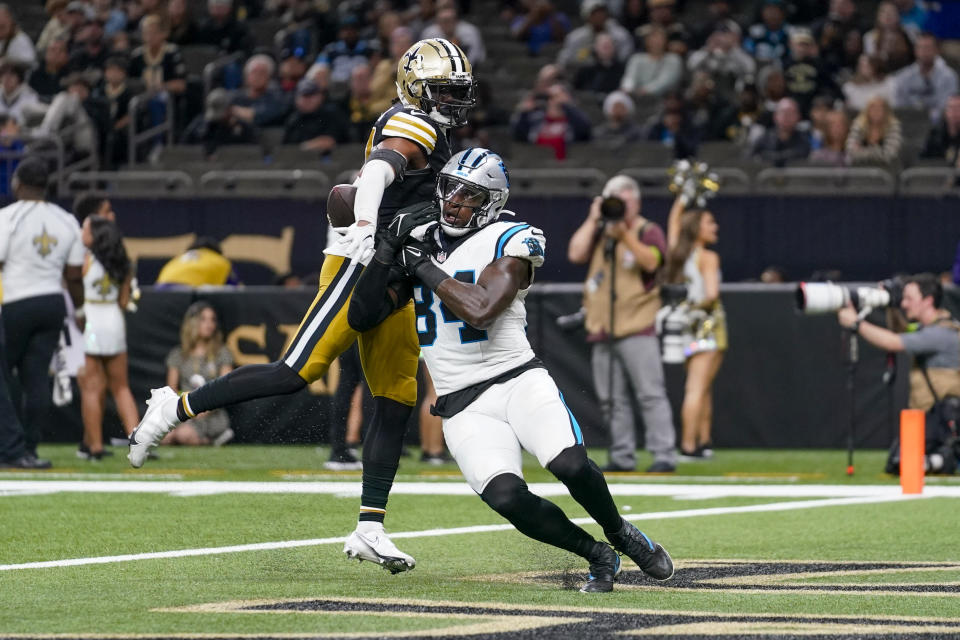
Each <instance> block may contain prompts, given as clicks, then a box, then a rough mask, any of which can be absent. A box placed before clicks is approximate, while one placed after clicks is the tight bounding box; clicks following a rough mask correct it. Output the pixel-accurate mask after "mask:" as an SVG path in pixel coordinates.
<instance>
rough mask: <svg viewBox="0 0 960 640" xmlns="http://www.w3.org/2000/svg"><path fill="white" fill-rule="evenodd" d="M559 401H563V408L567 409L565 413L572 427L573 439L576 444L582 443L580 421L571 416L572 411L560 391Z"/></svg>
mask: <svg viewBox="0 0 960 640" xmlns="http://www.w3.org/2000/svg"><path fill="white" fill-rule="evenodd" d="M560 402H562V403H563V408H564V409H566V410H567V415H568V416H570V428H571V429H573V439H574V440H575V441H576V443H577V444H583V433H582V432H581V431H580V423H579V422H577V419H576V418H574V417H573V411H570V407H568V406H567V402H566V400H564V399H563V393H562V392H561V393H560Z"/></svg>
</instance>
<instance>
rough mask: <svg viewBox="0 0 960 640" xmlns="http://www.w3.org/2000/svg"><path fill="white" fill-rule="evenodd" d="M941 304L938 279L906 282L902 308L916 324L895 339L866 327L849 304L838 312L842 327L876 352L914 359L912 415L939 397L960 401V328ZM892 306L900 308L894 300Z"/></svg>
mask: <svg viewBox="0 0 960 640" xmlns="http://www.w3.org/2000/svg"><path fill="white" fill-rule="evenodd" d="M942 301H943V287H942V285H941V284H940V282H939V281H938V280H937V278H936V277H935V276H934V275H933V274H929V273H924V274H920V275H917V276H913V277H911V278H909V279H907V280H906V281H905V283H904V285H903V293H902V299H901V301H900V308H901V309H902V310H903V312H904V314H905V315H906V317H907V320H908V321H910V322H911V323H916V329H914V330H912V331H910V330H909V329H908V331H906V332H904V333H896V332H894V331H891V330H890V329H886V328H884V327H880V326H877V325H875V324H872V323H870V322H867V321H866V320H863V319H862V318H861V317H860V315H861V314H859V313H858V312H857V310H856V308H854V305H853V304H852V302H849V301H848V302H847V304H846V306H844V307H843V308H842V309H840V310H839V311H838V312H837V320H838V321H839V322H840V325H841V326H842V327H845V328H847V329H850V330H851V331H853V332H855V333H856V334H857V335H859V336H860V337H861V338H863V339H864V340H866V341H867V342H869V343H870V344H872V345H873V346H875V347H877V348H879V349H883V350H884V351H889V352H891V353H896V352H901V351H905V352H907V353H909V354H911V355H912V356H913V357H914V362H913V366H912V368H911V370H910V400H909V406H910V408H911V409H921V410H923V411H929V410H930V409H931V408H932V407H933V405H934V403H935V402H936V399H935V398H934V395H936V398H943V397H944V396H947V395H958V396H960V324H958V323H957V321H956V320H954V319H953V318H952V317H951V316H950V313H949V312H948V311H946V310H945V309H942V308H941V303H942ZM893 302H894V304H896V302H895V299H894V300H893ZM924 369H926V377H925V374H924ZM927 377H928V378H929V384H928V382H927V379H926V378H927ZM931 387H932V388H931Z"/></svg>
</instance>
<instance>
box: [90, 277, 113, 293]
mask: <svg viewBox="0 0 960 640" xmlns="http://www.w3.org/2000/svg"><path fill="white" fill-rule="evenodd" d="M93 284H94V286H95V287H96V289H97V293H99V294H100V297H101V298H106V297H107V296H108V295H110V290H111V289H113V282H111V281H110V276H108V275H107V274H103V277H102V278H100V279H99V280H97V281H96V282H94V283H93Z"/></svg>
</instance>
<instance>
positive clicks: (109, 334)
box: [77, 199, 140, 460]
mask: <svg viewBox="0 0 960 640" xmlns="http://www.w3.org/2000/svg"><path fill="white" fill-rule="evenodd" d="M102 213H107V214H108V215H101V214H102ZM112 217H113V212H112V211H111V210H110V206H109V201H108V200H105V199H103V200H101V206H100V207H98V208H97V213H96V214H93V215H86V216H85V217H84V218H83V227H82V235H81V238H82V240H83V244H84V246H85V247H86V248H87V256H86V259H85V261H84V265H83V289H84V304H83V313H82V314H81V321H82V322H83V323H84V324H83V350H84V353H85V359H84V367H83V370H82V371H81V372H80V374H79V376H78V380H79V383H80V395H81V399H80V407H81V413H82V415H83V442H82V443H81V444H80V448H79V449H78V451H77V455H78V456H79V457H81V458H87V459H91V460H100V459H101V458H102V457H103V456H104V449H103V407H104V400H105V398H106V391H107V389H109V390H110V393H111V394H112V395H113V400H114V403H115V404H116V406H117V413H118V414H119V415H120V421H121V422H122V423H123V429H124V431H126V433H127V434H128V435H129V434H130V432H131V431H133V429H134V428H136V426H137V424H138V423H139V422H140V416H139V415H138V413H137V405H136V403H135V402H134V399H133V394H132V393H130V386H129V384H128V382H127V337H126V323H125V322H124V318H123V313H124V309H125V308H126V306H127V303H128V302H129V301H130V282H131V279H132V275H133V272H132V269H131V265H130V258H129V257H127V252H126V250H125V249H124V247H123V236H122V235H121V234H120V230H119V229H118V228H117V225H116V223H115V222H114V221H113V220H112ZM106 455H110V454H109V452H108V453H107V454H106Z"/></svg>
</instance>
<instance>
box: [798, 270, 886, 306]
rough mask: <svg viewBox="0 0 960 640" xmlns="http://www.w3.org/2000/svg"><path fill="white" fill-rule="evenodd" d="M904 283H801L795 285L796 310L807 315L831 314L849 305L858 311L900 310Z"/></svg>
mask: <svg viewBox="0 0 960 640" xmlns="http://www.w3.org/2000/svg"><path fill="white" fill-rule="evenodd" d="M903 285H904V283H903V281H902V280H900V279H898V278H891V279H889V280H884V281H883V282H880V283H879V284H878V285H877V286H874V287H845V286H843V285H839V284H834V283H832V282H801V283H800V284H798V285H797V290H796V303H797V310H798V311H802V312H803V313H805V314H807V315H817V314H821V313H833V312H835V311H838V310H839V309H841V308H843V307H845V306H847V304H852V305H853V306H854V307H856V308H857V310H858V311H863V310H865V309H884V308H886V307H899V306H900V301H901V300H903Z"/></svg>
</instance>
